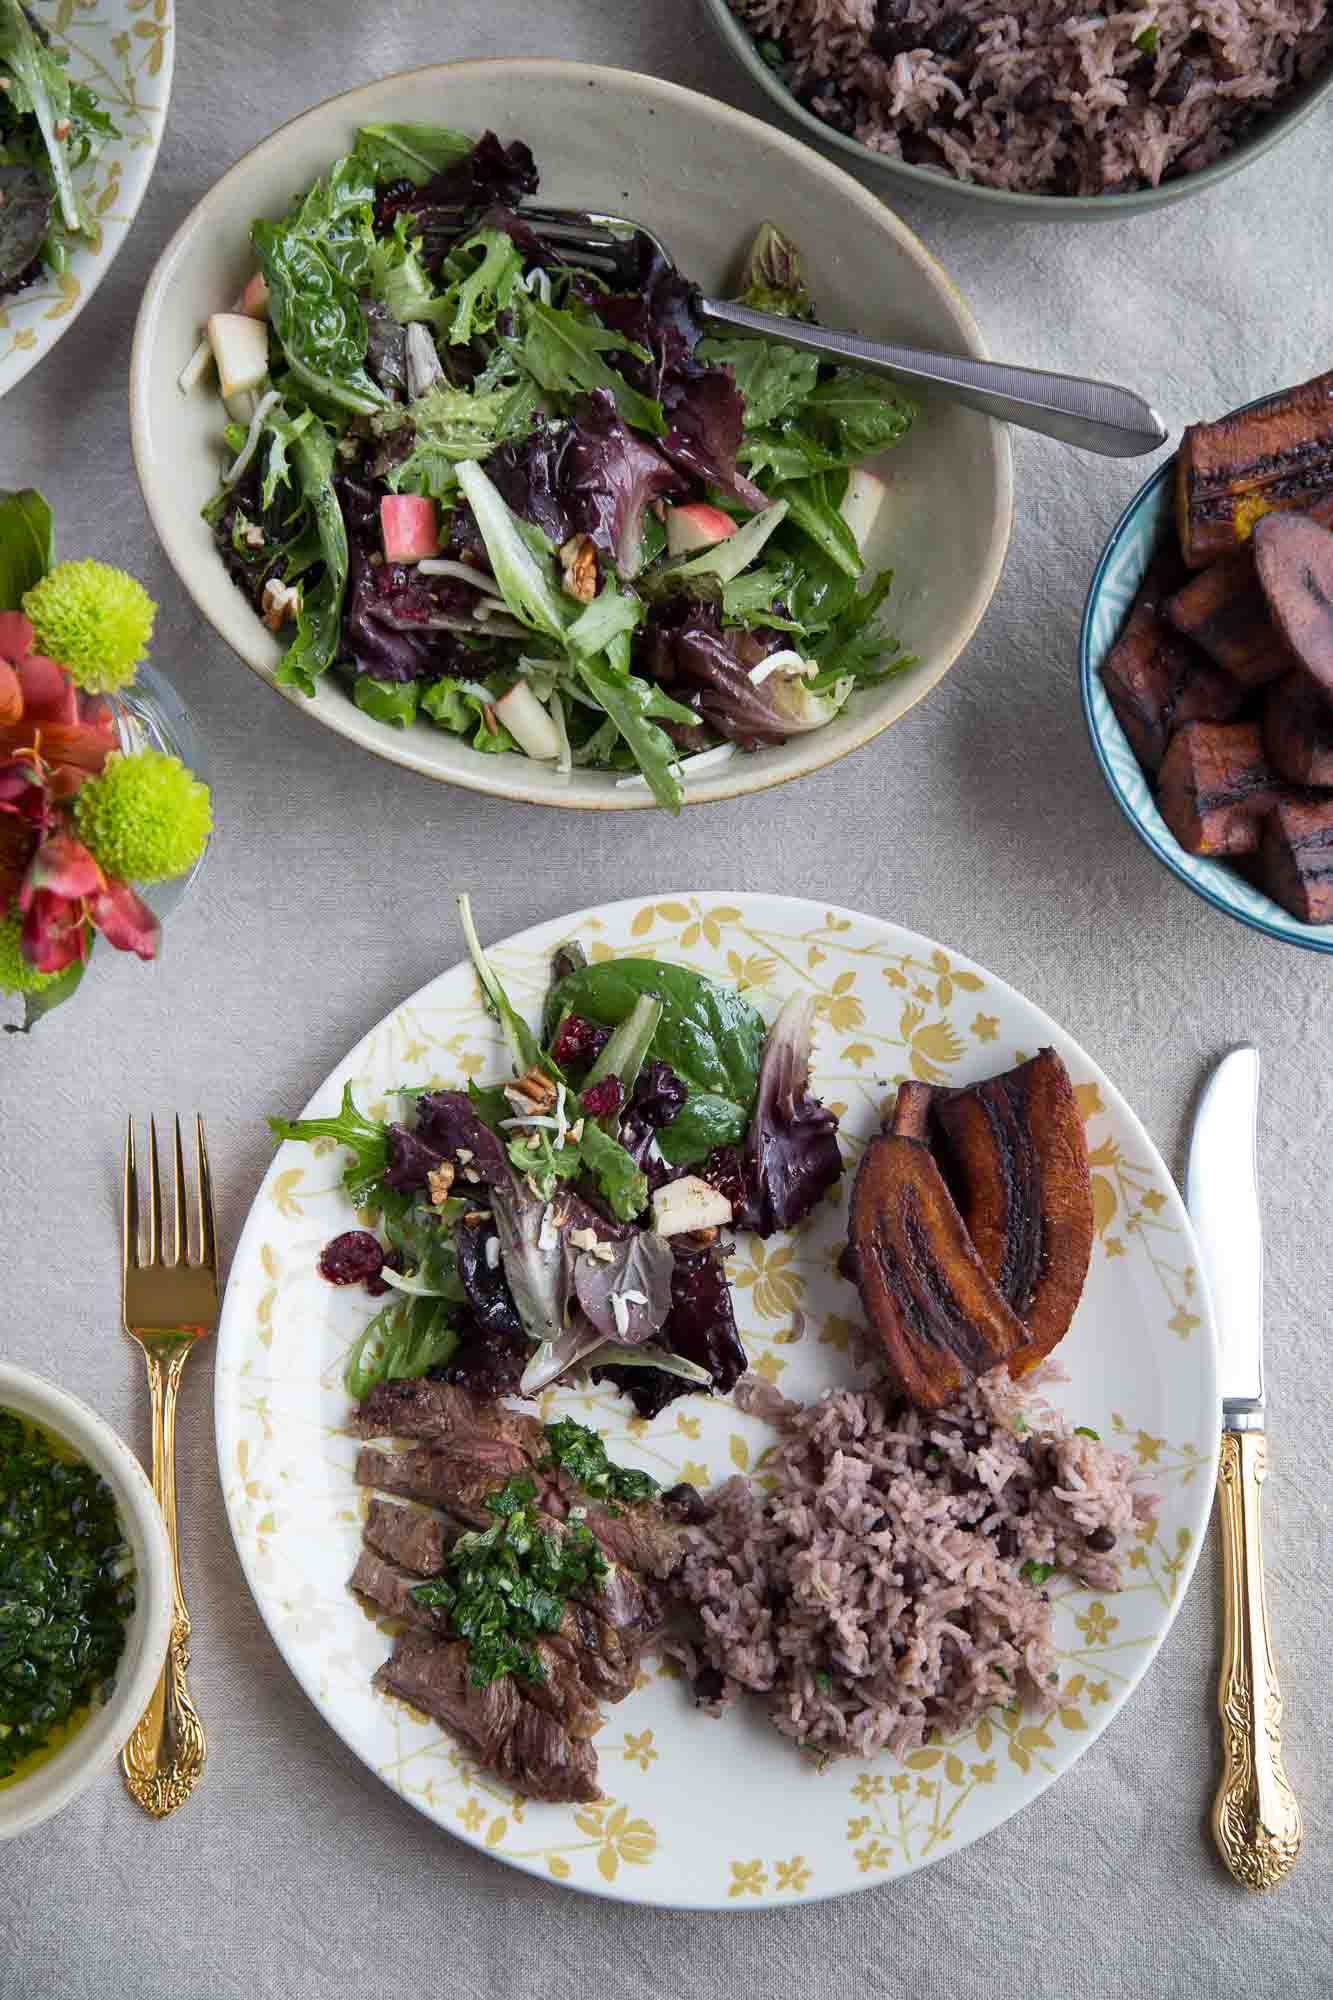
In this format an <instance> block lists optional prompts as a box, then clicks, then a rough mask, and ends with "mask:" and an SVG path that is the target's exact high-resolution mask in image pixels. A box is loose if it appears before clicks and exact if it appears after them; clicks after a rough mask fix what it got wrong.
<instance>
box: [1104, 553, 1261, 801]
mask: <svg viewBox="0 0 1333 2000" xmlns="http://www.w3.org/2000/svg"><path fill="white" fill-rule="evenodd" d="M1182 575H1183V571H1182V569H1181V564H1180V558H1179V556H1178V555H1177V553H1176V552H1175V550H1174V549H1170V548H1167V549H1162V550H1159V552H1158V553H1157V555H1156V556H1154V558H1153V560H1152V562H1151V563H1150V565H1149V567H1148V572H1147V575H1146V576H1145V577H1144V580H1143V583H1142V585H1141V586H1140V589H1139V594H1138V596H1137V597H1136V598H1135V600H1134V603H1133V606H1132V608H1131V610H1130V614H1129V617H1128V619H1127V620H1126V621H1125V629H1124V631H1123V632H1122V633H1121V635H1120V637H1119V638H1118V639H1117V641H1116V643H1115V645H1114V646H1112V648H1111V650H1110V652H1109V653H1108V654H1107V656H1106V658H1105V659H1104V660H1103V662H1102V669H1101V672H1102V684H1103V686H1104V687H1105V689H1106V695H1107V699H1108V701H1109V702H1110V704H1111V707H1112V708H1113V709H1114V710H1115V714H1116V718H1117V720H1118V721H1119V723H1120V727H1121V728H1122V729H1123V730H1124V732H1125V736H1126V738H1127V739H1128V742H1129V746H1130V748H1131V750H1132V751H1133V752H1134V755H1135V756H1136V757H1137V758H1138V760H1139V762H1140V764H1141V765H1142V766H1143V768H1144V770H1145V771H1146V772H1147V773H1148V775H1149V776H1150V777H1151V776H1152V774H1153V773H1154V772H1155V771H1156V769H1157V767H1158V765H1159V764H1160V763H1161V761H1162V758H1163V757H1164V755H1165V754H1166V746H1167V744H1168V742H1169V741H1170V738H1171V731H1172V729H1173V728H1174V727H1175V726H1176V725H1177V723H1180V722H1194V721H1205V722H1229V721H1231V719H1232V718H1233V717H1234V716H1236V715H1238V714H1239V713H1240V711H1241V709H1242V708H1243V707H1244V705H1245V701H1246V692H1245V689H1244V688H1242V687H1241V686H1240V685H1239V684H1238V683H1237V682H1236V681H1234V680H1233V679H1232V678H1231V677H1230V676H1229V675H1227V674H1224V673H1222V672H1221V671H1220V670H1219V669H1218V668H1217V667H1216V666H1214V664H1213V662H1212V661H1211V660H1210V659H1208V658H1207V657H1206V656H1205V654H1203V653H1202V652H1201V651H1200V650H1199V649H1198V647H1197V646H1195V645H1194V644H1193V643H1192V642H1191V641H1190V640H1188V639H1185V638H1183V637H1182V636H1181V634H1180V633H1178V632H1177V631H1175V630H1174V628H1173V627H1172V626H1170V625H1168V624H1167V623H1166V622H1165V620H1164V618H1163V616H1162V612H1163V607H1164V605H1165V603H1166V601H1167V599H1168V598H1169V597H1170V596H1171V595H1172V593H1173V592H1174V591H1176V589H1177V588H1178V587H1179V584H1180V581H1181V578H1182Z"/></svg>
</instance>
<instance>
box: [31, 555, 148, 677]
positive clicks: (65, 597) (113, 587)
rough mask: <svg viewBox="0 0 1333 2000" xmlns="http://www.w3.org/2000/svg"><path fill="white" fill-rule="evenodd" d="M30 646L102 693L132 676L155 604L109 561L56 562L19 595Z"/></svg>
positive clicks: (137, 585)
mask: <svg viewBox="0 0 1333 2000" xmlns="http://www.w3.org/2000/svg"><path fill="white" fill-rule="evenodd" d="M23 609H24V612H25V613H26V615H27V617H28V618H29V619H30V620H31V623H32V629H33V632H34V634H35V635H36V636H35V642H34V651H36V652H38V653H44V654H45V655H46V656H47V658H48V659H52V660H58V661H59V663H60V665H61V666H62V667H64V669H65V671H66V673H67V674H68V675H69V677H70V679H71V680H72V681H73V683H74V685H75V687H80V688H82V689H83V690H84V692H85V693H86V694H108V693H110V692H111V690H112V689H113V688H120V687H124V686H125V684H126V682H127V681H132V680H133V679H134V670H135V668H136V667H137V666H138V664H139V662H140V660H141V659H142V658H143V656H144V654H145V653H146V652H147V650H148V641H149V639H150V638H151V637H152V635H153V613H154V612H155V611H156V609H157V606H156V605H155V604H154V603H153V600H152V598H151V597H150V596H149V595H148V592H147V591H146V590H145V589H144V587H143V585H142V584H141V583H136V582H135V580H134V578H133V577H132V576H127V575H126V574H125V571H124V570H123V569H112V568H111V566H110V564H109V563H101V562H93V561H91V560H89V561H85V562H62V563H57V564H56V566H55V568H54V569H53V570H51V571H49V572H48V574H47V575H46V576H44V577H43V578H42V580H41V582H40V583H37V584H34V585H33V587H32V589H31V590H30V591H29V592H28V593H27V595H26V596H25V597H24V599H23Z"/></svg>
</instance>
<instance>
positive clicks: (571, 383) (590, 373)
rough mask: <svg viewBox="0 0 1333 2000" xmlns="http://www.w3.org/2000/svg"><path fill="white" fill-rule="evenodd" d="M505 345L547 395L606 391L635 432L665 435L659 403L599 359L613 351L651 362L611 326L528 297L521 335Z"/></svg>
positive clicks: (664, 424) (512, 338)
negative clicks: (643, 394)
mask: <svg viewBox="0 0 1333 2000" xmlns="http://www.w3.org/2000/svg"><path fill="white" fill-rule="evenodd" d="M505 346H506V347H507V349H508V350H509V352H510V353H511V354H513V355H514V357H515V359H516V360H518V361H519V362H521V364H522V365H523V367H524V368H526V369H527V371H528V373H529V374H530V375H531V376H532V377H533V378H534V380H535V381H537V382H538V383H540V385H541V387H542V388H543V389H545V390H546V391H547V392H548V393H549V394H564V395H576V394H577V393H578V391H579V390H580V389H609V390H610V391H611V394H612V395H613V396H614V397H615V402H616V408H617V409H618V410H619V412H620V415H621V417H622V418H623V420H624V421H625V422H626V423H627V424H629V425H630V426H631V427H632V428H633V429H634V430H639V431H647V432H648V433H649V435H650V436H652V437H663V436H664V435H665V434H666V427H667V426H666V418H665V416H664V415H663V413H662V405H661V404H660V403H659V402H656V401H655V400H654V399H653V398H652V397H650V396H641V395H640V394H639V392H638V390H637V389H631V388H630V386H629V383H628V382H627V381H626V380H625V378H624V376H623V375H619V374H617V372H616V370H615V369H614V368H612V367H611V366H610V365H609V364H608V363H607V362H606V361H604V360H603V359H602V356H603V355H604V354H607V353H617V352H619V353H621V354H632V355H633V356H634V357H635V358H636V359H637V360H640V361H647V360H648V359H649V356H648V354H647V353H646V352H645V350H644V349H643V348H641V347H639V346H637V345H636V343H635V342H634V341H632V340H627V339H626V337H625V335H624V334H623V333H617V332H616V331H615V330H614V328H612V327H606V326H603V325H602V324H601V323H600V321H597V320H587V319H581V318H580V317H579V316H578V314H577V313H575V312H568V311H565V310H563V309H562V308H561V307H559V306H548V305H543V303H542V301H541V300H540V299H534V298H529V299H526V300H525V301H524V303H523V307H522V315H521V332H520V333H519V334H518V335H516V336H513V337H511V338H510V339H508V340H506V342H505Z"/></svg>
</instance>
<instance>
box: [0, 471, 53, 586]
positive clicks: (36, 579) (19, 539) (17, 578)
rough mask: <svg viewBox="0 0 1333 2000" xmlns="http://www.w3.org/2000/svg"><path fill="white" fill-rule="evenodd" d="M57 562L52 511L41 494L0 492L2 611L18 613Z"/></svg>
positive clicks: (26, 487)
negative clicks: (28, 592) (32, 590)
mask: <svg viewBox="0 0 1333 2000" xmlns="http://www.w3.org/2000/svg"><path fill="white" fill-rule="evenodd" d="M54 561H55V529H54V526H53V523H52V518H51V509H50V508H49V507H48V506H47V504H46V502H45V500H44V499H43V498H42V496H41V494H40V493H38V492H37V491H36V490H35V489H34V488H33V487H31V486H25V487H24V488H23V489H22V491H21V492H18V493H6V492H5V491H3V489H0V611H18V610H20V609H21V608H22V604H23V594H24V592H25V591H28V590H31V589H32V587H33V585H34V584H37V583H40V582H41V580H42V578H43V577H44V576H45V575H46V572H47V571H48V570H49V569H50V567H51V565H52V563H53V562H54Z"/></svg>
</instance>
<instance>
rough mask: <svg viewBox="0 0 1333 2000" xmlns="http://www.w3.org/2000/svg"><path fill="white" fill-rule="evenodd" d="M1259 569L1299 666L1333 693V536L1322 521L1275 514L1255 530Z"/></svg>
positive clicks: (1279, 626)
mask: <svg viewBox="0 0 1333 2000" xmlns="http://www.w3.org/2000/svg"><path fill="white" fill-rule="evenodd" d="M1254 566H1255V570H1256V572H1257V574H1258V577H1259V585H1260V588H1261V589H1262V591H1263V593H1264V597H1265V599H1266V600H1267V603H1268V609H1269V610H1270V612H1271V613H1272V615H1273V623H1274V625H1275V626H1276V627H1277V629H1278V631H1279V632H1280V633H1281V634H1282V637H1283V638H1284V639H1285V640H1286V643H1287V645H1288V646H1289V648H1290V649H1291V652H1292V653H1293V654H1294V656H1295V660H1296V664H1297V666H1299V667H1303V668H1304V670H1305V672H1306V673H1307V674H1308V675H1309V676H1310V678H1311V680H1312V681H1314V682H1316V683H1317V685H1318V686H1319V687H1321V688H1322V689H1323V691H1324V693H1325V694H1329V695H1333V533H1330V531H1329V530H1328V529H1327V528H1323V527H1320V525H1319V523H1318V522H1317V521H1311V520H1308V519H1304V518H1302V517H1300V516H1294V515H1290V514H1279V515H1274V517H1273V518H1272V519H1271V520H1268V521H1261V522H1260V523H1259V526H1258V527H1257V528H1256V529H1255V531H1254Z"/></svg>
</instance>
